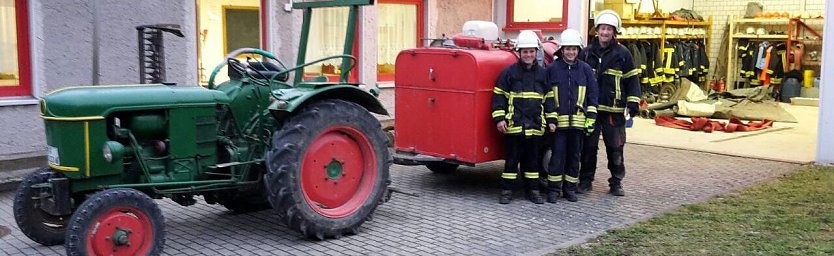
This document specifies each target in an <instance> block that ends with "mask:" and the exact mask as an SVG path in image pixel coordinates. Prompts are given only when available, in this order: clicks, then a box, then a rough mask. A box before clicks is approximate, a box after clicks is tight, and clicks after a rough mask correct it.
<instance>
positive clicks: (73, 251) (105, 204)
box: [65, 188, 165, 256]
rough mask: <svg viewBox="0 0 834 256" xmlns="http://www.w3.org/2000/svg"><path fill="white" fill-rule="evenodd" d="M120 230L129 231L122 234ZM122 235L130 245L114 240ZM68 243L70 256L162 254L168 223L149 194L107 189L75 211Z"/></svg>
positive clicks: (70, 225) (121, 189)
mask: <svg viewBox="0 0 834 256" xmlns="http://www.w3.org/2000/svg"><path fill="white" fill-rule="evenodd" d="M116 224H118V225H116ZM120 229H121V230H129V232H127V235H125V234H124V233H122V234H119V231H118V230H120ZM119 235H122V237H125V239H127V241H129V243H127V244H125V245H120V246H117V245H115V242H114V241H113V240H116V237H119ZM66 242H67V243H66V244H65V246H66V250H67V255H70V256H73V255H100V254H109V253H113V254H116V255H159V254H160V253H162V248H163V246H164V245H165V220H164V218H163V217H162V211H160V210H159V206H157V204H156V202H154V201H153V199H151V198H150V197H148V195H145V193H142V192H140V191H138V190H135V189H131V188H114V189H107V190H104V191H100V192H98V193H95V194H93V195H92V196H91V197H90V198H89V199H87V201H84V203H83V204H81V206H80V207H79V208H78V210H76V211H75V213H74V214H73V215H72V219H71V221H70V224H69V228H68V229H67V234H66ZM91 248H92V251H91V250H90V249H91Z"/></svg>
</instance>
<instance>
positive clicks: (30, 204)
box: [13, 167, 70, 246]
mask: <svg viewBox="0 0 834 256" xmlns="http://www.w3.org/2000/svg"><path fill="white" fill-rule="evenodd" d="M62 176H63V175H62V174H60V173H57V172H55V171H53V170H52V169H50V168H49V167H43V168H40V169H38V170H36V171H35V172H33V173H30V174H29V175H28V176H26V178H25V179H23V182H21V183H20V185H18V187H17V193H15V197H14V207H13V208H14V219H15V221H16V222H17V227H19V228H20V231H21V232H23V234H24V235H26V236H27V237H29V239H32V241H35V242H37V243H39V244H42V245H46V246H50V245H57V244H63V243H64V233H65V231H66V229H67V221H68V220H69V217H70V215H65V216H55V215H52V214H49V213H47V212H46V211H44V210H41V208H40V207H39V203H38V201H39V200H45V199H47V198H46V196H49V195H50V193H44V192H46V191H44V190H47V189H49V188H35V187H33V186H34V185H36V184H41V183H46V182H48V181H49V179H51V178H60V177H62Z"/></svg>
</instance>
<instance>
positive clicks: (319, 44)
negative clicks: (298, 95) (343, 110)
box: [304, 7, 356, 77]
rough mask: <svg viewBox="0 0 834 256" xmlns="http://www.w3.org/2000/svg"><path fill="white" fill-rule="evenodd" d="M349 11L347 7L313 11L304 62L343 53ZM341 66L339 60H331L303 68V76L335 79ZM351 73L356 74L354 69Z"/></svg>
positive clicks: (339, 72)
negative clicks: (322, 76)
mask: <svg viewBox="0 0 834 256" xmlns="http://www.w3.org/2000/svg"><path fill="white" fill-rule="evenodd" d="M349 11H350V10H349V9H348V8H347V7H330V8H317V9H314V10H313V16H312V17H311V20H310V21H311V22H310V37H309V40H308V41H307V42H308V43H307V56H306V61H305V62H310V61H314V60H317V59H321V58H324V57H328V56H333V55H341V54H343V53H344V52H343V51H344V44H345V37H346V35H345V31H346V29H347V25H346V24H347V19H348V13H349ZM341 65H342V60H341V59H331V60H328V61H325V62H321V63H319V64H318V65H311V66H307V67H305V68H304V74H305V76H307V77H311V76H319V75H324V76H328V77H336V76H337V75H338V74H341V70H339V69H340V68H341ZM353 72H356V69H355V68H354V71H353Z"/></svg>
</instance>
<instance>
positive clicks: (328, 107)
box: [265, 99, 392, 240]
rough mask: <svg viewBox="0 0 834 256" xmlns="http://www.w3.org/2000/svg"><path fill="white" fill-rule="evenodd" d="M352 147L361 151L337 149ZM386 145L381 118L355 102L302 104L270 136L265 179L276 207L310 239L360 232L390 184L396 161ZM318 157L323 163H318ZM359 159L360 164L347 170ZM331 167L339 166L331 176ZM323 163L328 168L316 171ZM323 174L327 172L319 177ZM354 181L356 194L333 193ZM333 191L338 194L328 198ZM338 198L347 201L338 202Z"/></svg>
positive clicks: (330, 101) (330, 100)
mask: <svg viewBox="0 0 834 256" xmlns="http://www.w3.org/2000/svg"><path fill="white" fill-rule="evenodd" d="M339 140H342V141H344V142H340V141H339ZM334 145H335V146H334ZM350 145H354V146H356V148H358V149H359V153H358V154H353V155H350V156H353V157H352V158H346V157H345V154H347V153H344V152H345V150H336V149H341V148H338V147H345V146H350ZM386 145H387V139H386V137H385V134H384V133H383V132H382V129H381V128H380V125H379V121H377V120H376V118H374V117H373V116H372V115H371V114H370V113H369V112H368V111H367V110H366V109H365V108H363V107H362V106H359V105H357V104H356V103H352V102H347V101H343V100H335V99H329V100H322V101H318V102H314V103H312V104H310V105H308V106H306V107H304V109H302V110H300V111H298V112H297V114H295V115H294V116H292V117H290V118H289V119H288V120H287V121H286V122H285V124H284V125H283V127H282V128H281V129H280V130H278V131H276V132H275V134H274V135H273V138H272V149H271V150H270V151H269V152H268V155H267V160H266V161H267V166H268V169H269V172H268V174H267V177H266V179H265V184H266V188H267V193H268V199H269V202H270V204H272V208H273V209H275V211H276V213H277V215H278V216H279V217H280V218H281V219H282V220H283V221H284V222H285V223H286V224H287V225H288V226H289V227H290V228H292V229H295V230H298V231H300V232H301V233H302V234H304V236H306V237H308V238H316V239H319V240H323V239H325V238H328V237H336V238H338V237H341V236H342V235H344V234H355V233H357V232H358V230H359V226H360V225H362V223H363V222H365V220H369V219H370V218H371V216H372V214H373V212H374V210H375V209H376V207H377V205H378V204H379V203H380V202H381V199H382V196H383V194H384V192H385V190H386V188H387V187H388V184H389V183H390V181H389V180H388V168H389V166H390V164H391V162H392V159H391V156H390V155H389V154H388V149H387V147H386ZM328 150H331V151H328ZM319 152H323V153H319ZM351 152H354V151H351ZM357 156H358V157H360V158H358V159H357V158H356V157H357ZM331 158H332V161H330V160H328V159H331ZM319 159H321V160H322V162H317V161H319ZM305 160H306V161H305ZM328 161H330V163H329V164H327V165H324V164H325V163H326V162H328ZM334 163H335V164H334ZM356 163H360V165H361V166H359V168H343V165H344V166H350V165H352V164H356ZM317 164H321V165H317ZM330 165H336V166H337V167H338V170H339V172H338V173H336V172H334V173H336V176H335V178H333V179H331V177H330V175H331V172H330V169H329V167H328V166H330ZM319 166H325V167H328V168H327V169H324V170H319V171H318V172H317V171H315V170H316V169H317V168H321V167H319ZM304 167H306V168H304ZM334 169H336V168H334ZM357 169H358V173H354V172H356V170H357ZM325 170H326V171H325ZM348 173H349V174H350V176H347V174H348ZM322 174H324V175H327V176H326V177H324V179H320V177H321V176H322ZM311 176H314V177H318V179H315V178H311ZM357 180H358V181H357ZM305 182H306V183H305ZM339 182H341V183H339ZM351 183H357V185H356V186H355V191H354V192H350V193H344V194H339V193H337V192H334V191H341V190H342V189H344V188H345V187H350V186H351V185H349V184H351ZM305 188H306V189H305ZM328 192H330V193H328ZM331 194H333V195H332V197H338V198H336V199H333V198H330V197H328V196H331ZM335 194H339V196H337V195H335ZM343 197H348V198H347V199H344V198H343ZM320 198H323V199H320ZM331 199H332V200H331ZM343 199H344V200H343ZM328 200H329V202H327V201H328ZM338 200H342V201H344V202H334V201H338Z"/></svg>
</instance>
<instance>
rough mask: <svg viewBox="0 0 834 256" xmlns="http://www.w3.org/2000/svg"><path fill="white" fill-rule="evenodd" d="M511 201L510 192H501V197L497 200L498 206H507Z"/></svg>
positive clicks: (511, 194)
mask: <svg viewBox="0 0 834 256" xmlns="http://www.w3.org/2000/svg"><path fill="white" fill-rule="evenodd" d="M512 200H513V191H512V190H501V197H499V198H498V203H499V204H509V203H510V201H512Z"/></svg>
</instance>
